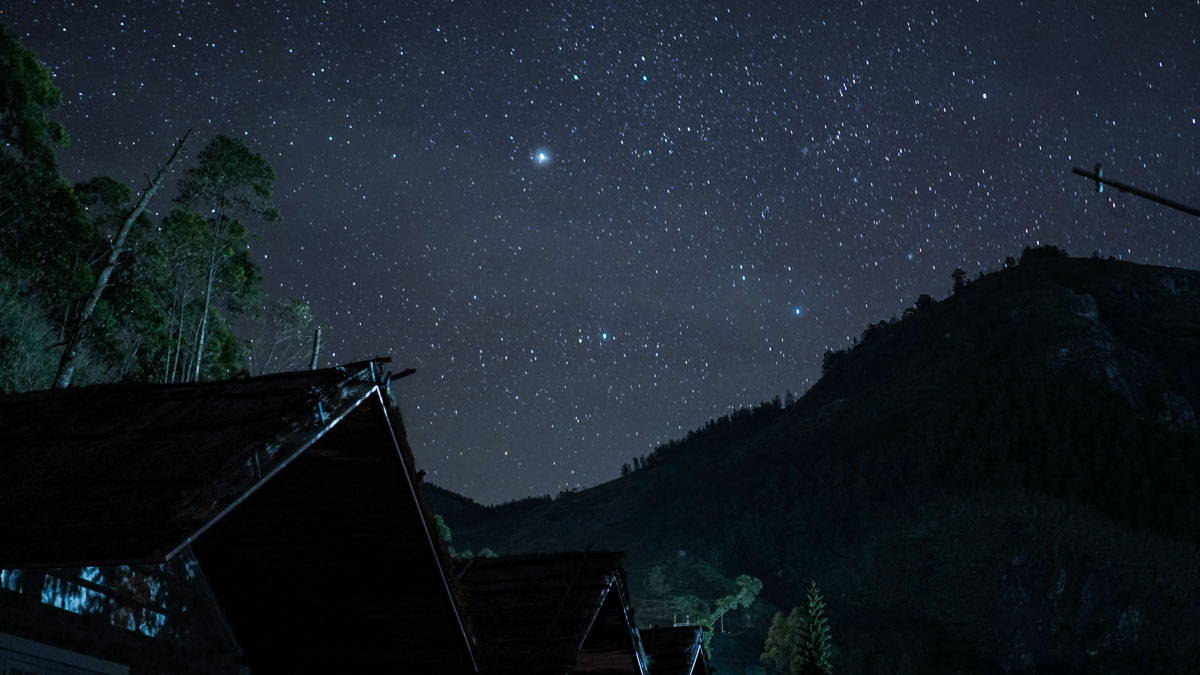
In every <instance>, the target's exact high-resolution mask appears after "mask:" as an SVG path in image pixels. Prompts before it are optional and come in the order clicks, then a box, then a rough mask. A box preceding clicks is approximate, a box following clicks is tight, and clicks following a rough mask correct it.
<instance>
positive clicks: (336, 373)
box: [0, 360, 475, 672]
mask: <svg viewBox="0 0 1200 675" xmlns="http://www.w3.org/2000/svg"><path fill="white" fill-rule="evenodd" d="M385 364H386V360H375V361H368V362H361V363H355V364H349V365H346V366H342V367H338V368H328V369H323V370H314V371H306V372H295V373H286V374H280V375H272V376H266V377H258V378H245V379H235V380H229V381H224V382H213V383H201V384H185V385H112V386H98V387H87V388H82V389H73V390H66V391H55V392H39V393H32V394H24V395H19V396H15V397H8V398H5V399H0V568H36V567H78V566H84V565H96V566H102V565H119V564H138V563H156V562H163V561H165V560H168V559H170V558H172V557H173V556H174V555H176V554H177V553H178V552H180V551H181V550H183V549H184V548H186V547H189V546H191V547H192V549H193V550H194V551H195V553H196V557H197V559H198V560H199V561H200V567H201V569H202V570H203V572H204V573H205V574H206V575H207V577H208V578H209V580H210V582H211V585H212V588H213V591H214V593H215V595H216V597H217V599H218V601H219V602H220V604H221V606H222V608H223V609H225V611H226V613H227V614H228V618H229V621H230V624H231V625H232V627H233V629H234V632H235V634H237V635H238V638H239V640H241V641H242V644H243V647H245V649H246V654H247V658H248V660H249V661H250V665H251V667H252V668H255V669H256V670H259V671H268V672H271V671H275V670H281V669H282V670H286V669H289V668H293V667H296V666H297V665H298V664H297V663H293V662H289V661H285V660H281V659H282V658H283V657H284V656H287V655H288V654H291V655H292V656H291V657H290V658H292V659H293V660H295V659H300V658H303V659H305V660H304V661H303V663H302V664H300V665H304V666H312V665H326V666H328V667H332V668H335V669H336V668H340V667H343V666H356V667H375V666H380V665H385V666H389V667H391V666H395V667H399V668H401V669H404V668H409V669H411V668H412V667H414V665H415V664H426V665H427V664H430V663H438V664H440V665H439V667H438V669H439V671H441V672H474V671H475V665H474V655H473V648H472V644H471V639H470V637H469V635H468V632H467V630H466V629H465V623H464V621H463V620H462V618H461V616H460V614H459V610H458V605H457V602H456V601H455V597H454V596H455V594H456V590H455V584H454V582H453V580H451V579H449V578H448V577H447V576H446V573H445V565H444V551H442V550H441V546H440V543H439V542H438V541H437V540H436V539H435V538H434V537H433V536H432V535H431V534H430V533H431V528H430V524H429V519H428V516H427V513H426V511H425V509H424V507H423V504H422V501H421V498H420V496H419V495H418V493H417V490H416V477H415V473H414V470H413V463H412V456H411V450H410V449H409V447H408V444H407V441H406V439H405V433H404V427H403V424H402V422H401V420H400V416H399V413H398V411H397V410H396V409H395V406H394V403H393V401H392V398H391V393H390V382H391V379H393V378H392V377H391V376H390V374H387V373H385V372H384V366H385ZM279 636H282V637H281V638H280V637H279ZM281 652H286V653H281ZM347 655H349V656H350V657H353V658H347ZM326 657H328V658H330V659H334V658H335V657H337V658H336V660H334V661H330V663H328V664H324V662H323V661H322V659H323V658H326ZM263 666H265V667H263ZM421 667H424V665H422V666H421Z"/></svg>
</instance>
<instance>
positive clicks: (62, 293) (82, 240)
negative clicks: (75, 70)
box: [0, 25, 92, 389]
mask: <svg viewBox="0 0 1200 675" xmlns="http://www.w3.org/2000/svg"><path fill="white" fill-rule="evenodd" d="M61 102H62V93H61V92H60V91H59V90H58V89H57V88H56V87H55V86H54V84H53V82H52V81H51V78H50V71H49V70H48V69H47V68H46V66H45V65H43V64H42V63H41V62H40V61H39V60H38V58H37V56H35V55H34V54H33V52H31V51H29V50H28V49H26V48H25V47H24V46H23V45H22V44H21V42H20V41H19V40H18V39H17V37H16V35H14V34H13V33H12V31H11V30H10V29H9V28H8V27H7V26H3V25H0V267H2V268H3V269H4V273H5V276H6V277H7V281H6V283H5V286H6V287H5V288H4V289H2V290H3V295H4V296H5V299H4V302H0V362H2V363H3V364H4V367H3V368H2V369H3V370H5V371H7V372H5V374H4V377H2V378H0V380H3V381H4V384H3V385H0V386H4V387H5V388H17V389H25V388H29V387H30V386H38V384H36V382H37V380H38V379H41V381H42V382H44V381H45V380H44V378H45V377H46V371H47V370H48V369H50V368H52V367H53V365H52V364H51V365H49V366H48V367H47V364H46V363H45V359H43V358H41V357H40V354H41V353H42V352H44V351H45V350H47V349H48V348H49V347H50V343H52V342H53V340H55V339H57V337H56V333H59V332H61V324H60V323H59V321H58V320H57V319H52V316H54V315H57V316H61V315H62V313H61V311H60V310H61V309H62V308H63V307H65V304H66V302H67V300H68V299H69V298H72V297H76V296H77V295H78V294H80V293H81V292H82V289H83V288H85V287H86V284H87V281H88V275H89V273H90V269H89V268H88V266H87V265H86V264H85V262H86V257H87V256H86V251H87V249H88V247H90V245H91V243H92V229H91V225H90V223H89V222H88V219H87V217H86V215H85V214H84V211H83V208H82V206H81V205H80V204H79V200H78V199H77V198H76V196H75V193H74V191H73V190H72V189H71V186H70V185H69V184H68V183H67V181H66V180H65V179H64V178H63V177H62V174H61V173H60V172H59V170H58V161H57V159H56V157H55V154H54V153H55V151H56V149H57V148H59V147H62V146H64V145H66V143H67V132H66V129H64V128H63V126H62V124H60V123H58V122H56V121H55V120H53V119H51V117H50V113H51V112H52V111H53V110H54V109H55V108H57V107H58V106H59V105H60V104H61ZM52 308H53V310H55V313H54V314H52V311H51V310H52ZM47 340H48V341H49V343H46V342H45V341H47ZM31 350H33V351H36V352H38V353H39V355H34V354H30V353H29V352H30V351H31ZM27 367H29V368H37V369H38V370H40V371H41V375H40V377H38V376H37V373H36V371H26V370H24V369H25V368H27Z"/></svg>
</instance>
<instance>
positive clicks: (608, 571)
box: [456, 551, 641, 673]
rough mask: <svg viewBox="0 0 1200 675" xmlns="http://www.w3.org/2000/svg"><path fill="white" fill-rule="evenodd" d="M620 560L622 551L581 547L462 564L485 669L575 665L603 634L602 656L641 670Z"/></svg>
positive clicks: (563, 668)
mask: <svg viewBox="0 0 1200 675" xmlns="http://www.w3.org/2000/svg"><path fill="white" fill-rule="evenodd" d="M623 558H624V554H623V553H617V552H611V551H584V552H572V553H553V554H537V555H519V556H502V557H499V558H476V559H474V560H471V561H467V562H466V563H463V564H460V566H459V568H458V570H457V571H456V574H457V575H459V578H460V580H461V582H462V584H463V587H464V591H465V594H466V603H467V606H468V608H469V610H468V611H469V615H470V619H471V626H472V630H473V633H474V636H475V639H476V641H477V643H478V645H479V653H480V658H479V662H480V667H481V668H482V669H483V672H496V673H507V672H512V673H542V672H554V673H562V672H569V671H573V670H578V669H577V668H576V666H577V662H578V661H579V659H580V654H581V649H582V648H583V647H584V643H585V641H589V640H590V639H591V637H595V636H600V635H601V634H603V637H597V638H596V639H600V640H603V641H604V643H605V644H604V645H597V649H603V650H604V651H606V652H608V656H606V657H604V658H607V659H610V660H612V659H615V660H617V661H619V663H618V664H617V665H618V667H622V668H629V669H635V668H636V669H640V665H638V664H640V663H641V657H640V656H638V655H637V652H638V648H637V646H636V641H635V640H634V638H633V628H632V624H631V622H630V621H631V620H630V611H631V609H630V607H629V605H628V600H627V596H626V591H625V588H626V584H625V573H624V570H623V568H622V560H623ZM590 636H591V637H590ZM626 655H627V656H626ZM597 658H599V657H597ZM636 669H635V670H620V671H616V670H614V671H612V672H638V670H636Z"/></svg>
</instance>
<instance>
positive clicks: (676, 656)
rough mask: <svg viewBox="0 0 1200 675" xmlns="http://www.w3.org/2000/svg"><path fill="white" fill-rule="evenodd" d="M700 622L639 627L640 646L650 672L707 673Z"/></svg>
mask: <svg viewBox="0 0 1200 675" xmlns="http://www.w3.org/2000/svg"><path fill="white" fill-rule="evenodd" d="M701 630H702V629H701V628H700V626H668V627H665V628H643V629H641V631H640V633H641V637H642V647H643V648H645V650H646V656H647V657H649V659H650V672H651V673H653V675H707V674H708V672H709V670H708V661H707V660H706V659H705V658H704V650H702V649H701V648H700V644H701V642H700V640H701V637H702V635H701Z"/></svg>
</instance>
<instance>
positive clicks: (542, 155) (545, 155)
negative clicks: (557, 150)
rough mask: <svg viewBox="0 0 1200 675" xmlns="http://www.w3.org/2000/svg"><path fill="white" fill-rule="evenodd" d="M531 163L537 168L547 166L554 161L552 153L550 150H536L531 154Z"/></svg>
mask: <svg viewBox="0 0 1200 675" xmlns="http://www.w3.org/2000/svg"><path fill="white" fill-rule="evenodd" d="M533 161H534V162H535V163H536V164H537V165H538V166H549V165H550V164H551V163H552V162H553V161H554V153H552V152H550V148H538V149H537V150H535V151H534V152H533Z"/></svg>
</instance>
